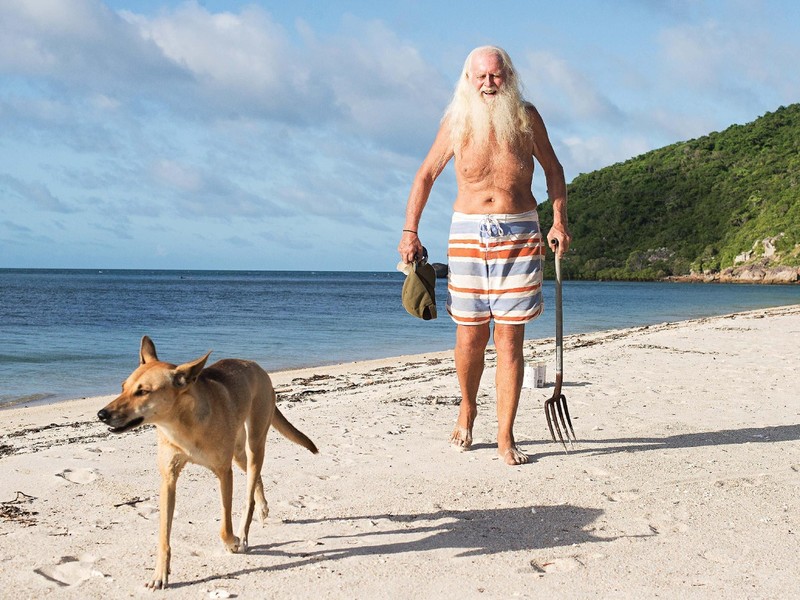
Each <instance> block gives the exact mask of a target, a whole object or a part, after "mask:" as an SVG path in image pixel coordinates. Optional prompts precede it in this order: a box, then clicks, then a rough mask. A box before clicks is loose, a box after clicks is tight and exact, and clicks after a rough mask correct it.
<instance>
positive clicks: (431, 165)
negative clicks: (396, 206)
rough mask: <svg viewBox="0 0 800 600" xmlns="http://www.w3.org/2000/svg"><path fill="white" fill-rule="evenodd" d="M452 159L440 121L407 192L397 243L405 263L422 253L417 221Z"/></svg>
mask: <svg viewBox="0 0 800 600" xmlns="http://www.w3.org/2000/svg"><path fill="white" fill-rule="evenodd" d="M451 158H453V144H452V142H451V140H450V128H449V127H448V126H447V125H446V124H445V123H443V124H442V126H441V127H440V128H439V133H437V134H436V139H435V140H434V142H433V145H432V146H431V149H430V150H429V151H428V155H427V156H426V157H425V160H424V161H423V162H422V165H421V166H420V168H419V169H418V170H417V174H416V176H415V177H414V183H413V184H412V185H411V192H410V193H409V195H408V204H407V205H406V221H405V224H404V225H403V236H402V237H401V238H400V244H399V245H398V246H397V251H398V252H399V253H400V259H401V260H402V261H403V262H405V263H411V262H414V260H415V259H416V257H421V256H422V242H421V241H420V239H419V235H418V234H417V233H416V232H417V231H419V221H420V218H421V217H422V211H423V209H424V208H425V205H426V204H427V202H428V198H429V197H430V194H431V189H433V182H434V181H436V178H437V177H439V175H440V174H441V172H442V171H443V170H444V167H445V165H447V163H448V161H449V160H450V159H451Z"/></svg>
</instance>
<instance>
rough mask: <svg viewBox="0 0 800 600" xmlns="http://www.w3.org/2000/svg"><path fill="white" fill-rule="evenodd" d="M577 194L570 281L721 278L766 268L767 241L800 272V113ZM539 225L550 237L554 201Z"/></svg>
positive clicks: (585, 179)
mask: <svg viewBox="0 0 800 600" xmlns="http://www.w3.org/2000/svg"><path fill="white" fill-rule="evenodd" d="M568 190H569V217H570V229H571V231H572V235H573V241H574V247H573V250H572V251H571V252H570V253H569V255H568V256H567V258H566V259H565V260H564V262H563V270H564V275H565V277H567V278H573V279H659V278H662V277H665V276H669V275H683V274H688V273H690V272H694V273H702V272H706V273H707V272H714V271H719V270H721V269H724V268H726V267H731V266H733V264H734V260H735V259H736V262H747V261H748V260H749V261H754V260H759V259H763V255H764V242H763V241H764V240H769V245H770V246H772V247H773V248H774V251H775V253H774V255H773V256H772V257H771V259H770V260H772V261H773V263H774V264H776V265H777V264H785V265H791V266H798V265H800V255H799V254H798V249H799V248H800V104H793V105H791V106H788V107H781V108H779V109H778V110H776V111H775V112H772V113H767V114H766V115H764V116H763V117H761V118H759V119H757V120H756V121H754V122H752V123H748V124H746V125H734V126H732V127H729V128H728V129H726V130H725V131H722V132H719V133H717V132H714V133H711V134H709V135H707V136H704V137H701V138H698V139H695V140H690V141H687V142H681V143H677V144H673V145H671V146H667V147H665V148H661V149H658V150H654V151H652V152H648V153H647V154H643V155H641V156H638V157H636V158H632V159H630V160H628V161H626V162H624V163H619V164H615V165H612V166H610V167H606V168H604V169H600V170H599V171H595V172H592V173H588V174H582V175H579V176H578V177H576V178H575V179H574V180H573V181H572V183H571V184H570V185H569V186H568ZM540 219H541V222H542V227H543V230H544V231H545V232H546V231H547V230H548V229H549V227H550V224H551V223H552V207H551V205H550V203H549V202H547V203H544V204H542V205H541V207H540ZM745 253H749V254H745ZM737 257H738V258H737ZM547 272H548V273H547V274H548V275H551V274H552V261H548V269H547Z"/></svg>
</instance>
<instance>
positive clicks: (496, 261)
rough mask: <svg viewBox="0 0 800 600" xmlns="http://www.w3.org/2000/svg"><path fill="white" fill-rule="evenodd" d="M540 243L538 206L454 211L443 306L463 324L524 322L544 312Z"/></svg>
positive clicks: (541, 243)
mask: <svg viewBox="0 0 800 600" xmlns="http://www.w3.org/2000/svg"><path fill="white" fill-rule="evenodd" d="M544 250H545V248H544V243H543V241H542V236H541V233H540V230H539V218H538V215H537V213H536V211H535V210H534V211H530V212H526V213H520V214H516V215H469V214H464V213H455V214H454V215H453V221H452V224H451V227H450V239H449V244H448V267H449V270H448V272H449V275H448V286H447V290H448V294H447V310H448V312H449V313H450V316H451V317H452V319H453V320H454V321H455V322H456V323H458V324H461V325H480V324H483V323H488V322H489V321H490V320H491V319H494V321H495V323H505V324H524V323H527V322H528V321H531V320H533V319H535V318H536V317H538V316H539V315H540V314H541V312H542V308H543V307H542V259H543V256H544Z"/></svg>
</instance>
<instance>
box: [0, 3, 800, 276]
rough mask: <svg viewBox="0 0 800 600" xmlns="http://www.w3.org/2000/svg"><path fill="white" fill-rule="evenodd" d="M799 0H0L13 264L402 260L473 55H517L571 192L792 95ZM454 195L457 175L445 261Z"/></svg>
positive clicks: (445, 189)
mask: <svg viewBox="0 0 800 600" xmlns="http://www.w3.org/2000/svg"><path fill="white" fill-rule="evenodd" d="M799 7H800V3H797V2H796V1H795V0H749V1H745V0H727V1H726V0H717V1H712V0H662V1H658V0H603V1H601V0H596V1H590V0H563V1H561V2H544V1H532V0H514V1H511V0H497V1H495V2H486V1H485V0H483V1H472V0H460V1H458V2H453V1H452V0H442V1H439V0H393V1H392V2H380V1H375V0H363V1H362V0H342V1H334V0H331V1H330V2H318V1H311V0H293V1H292V2H284V1H279V0H275V1H266V0H261V1H259V0H255V1H248V2H240V1H238V0H225V1H223V0H207V1H200V0H192V1H160V2H156V1H152V0H105V1H103V0H25V1H24V2H20V1H19V0H0V268H89V269H95V268H96V269H113V268H129V269H231V270H274V269H277V270H311V271H315V270H316V271H319V270H335V271H341V270H351V271H392V270H394V269H395V266H396V264H397V261H398V255H397V244H398V242H399V239H400V233H401V229H402V227H403V221H404V216H405V205H406V200H407V198H408V193H409V190H410V186H411V182H412V179H413V177H414V174H415V172H416V170H417V168H418V167H419V165H420V163H421V161H422V160H423V158H424V157H425V154H426V153H427V151H428V149H429V147H430V145H431V143H432V141H433V138H434V136H435V134H436V130H437V128H438V124H439V120H440V118H441V115H442V113H443V110H444V108H445V107H446V105H447V103H448V102H449V100H450V97H451V95H452V92H453V88H454V86H455V83H456V81H457V80H458V77H459V75H460V71H461V68H462V65H463V62H464V59H465V57H466V55H467V54H468V53H469V51H470V50H471V49H473V48H475V47H477V46H482V45H486V44H492V45H498V46H502V47H503V48H505V49H506V50H507V51H508V52H509V54H510V55H511V58H512V60H513V61H514V65H515V68H516V70H517V71H518V73H519V74H520V77H521V80H522V83H523V86H524V94H525V97H526V98H527V99H528V100H530V101H531V102H533V103H534V104H535V105H536V106H537V108H538V110H539V112H540V113H541V114H542V117H543V118H544V121H545V124H546V126H547V129H548V133H549V137H550V140H551V142H552V144H553V147H554V148H555V151H556V154H557V156H558V158H559V160H560V162H561V163H562V165H563V166H564V170H565V174H566V178H567V182H569V181H571V180H572V179H574V178H575V177H576V176H578V175H579V174H581V173H588V172H591V171H593V170H596V169H599V168H602V167H605V166H608V165H611V164H614V163H617V162H621V161H624V160H627V159H629V158H631V157H634V156H637V155H639V154H642V153H644V152H647V151H649V150H653V149H655V148H660V147H663V146H665V145H668V144H672V143H674V142H679V141H684V140H688V139H692V138H696V137H699V136H702V135H706V134H708V133H710V132H712V131H721V130H723V129H725V128H727V127H728V126H730V125H732V124H742V123H748V122H751V121H753V120H754V119H756V118H758V117H759V116H761V115H763V114H765V113H766V112H771V111H774V110H775V109H777V108H778V107H780V106H785V105H788V104H792V103H795V102H798V101H800V69H798V68H797V66H796V64H797V60H798V57H800V8H799ZM533 190H534V194H535V196H536V197H537V199H538V200H539V201H540V202H543V201H546V198H547V194H546V191H545V190H546V187H545V181H544V175H543V173H542V171H541V168H538V166H537V171H536V173H535V175H534V186H533ZM455 194H456V186H455V177H454V174H453V167H452V163H451V164H450V165H449V166H448V168H447V169H446V170H445V171H444V173H443V174H442V175H441V176H440V178H439V179H438V180H437V182H436V184H435V186H434V189H433V192H432V194H431V197H430V199H429V201H428V205H427V207H426V209H425V212H424V213H423V217H422V222H421V224H420V232H419V233H420V237H421V239H422V242H423V244H425V246H426V247H427V248H428V250H429V254H430V257H431V260H432V261H438V262H446V255H445V253H446V249H445V247H446V238H447V230H448V227H449V220H450V216H451V211H452V204H453V200H454V198H455ZM600 225H601V224H598V226H600ZM574 242H575V243H580V241H579V240H575V241H574Z"/></svg>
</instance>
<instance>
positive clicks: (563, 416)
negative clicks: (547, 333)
mask: <svg viewBox="0 0 800 600" xmlns="http://www.w3.org/2000/svg"><path fill="white" fill-rule="evenodd" d="M553 241H554V243H555V255H556V385H555V389H554V390H553V396H552V398H550V399H549V400H545V403H544V414H545V416H546V417H547V428H548V429H549V430H550V436H551V437H552V438H553V441H554V442H555V441H556V435H555V433H554V432H553V425H555V430H556V431H557V432H558V439H559V440H561V444H562V445H563V446H564V452H567V453H568V452H569V450H568V449H567V444H566V442H564V435H565V436H566V437H567V441H569V445H570V446H572V440H575V441H576V442H577V441H578V438H576V437H575V431H574V430H573V429H572V421H571V420H570V418H569V409H568V408H567V397H566V396H565V395H564V394H562V393H561V384H562V382H563V375H562V366H561V363H562V360H563V354H564V348H563V346H564V319H563V317H562V314H561V259H560V258H559V257H558V240H553ZM556 412H557V413H558V417H556ZM559 421H561V427H563V428H564V435H562V434H561V427H559V426H558V422H559ZM567 426H569V428H567ZM570 433H572V437H571V438H570Z"/></svg>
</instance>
